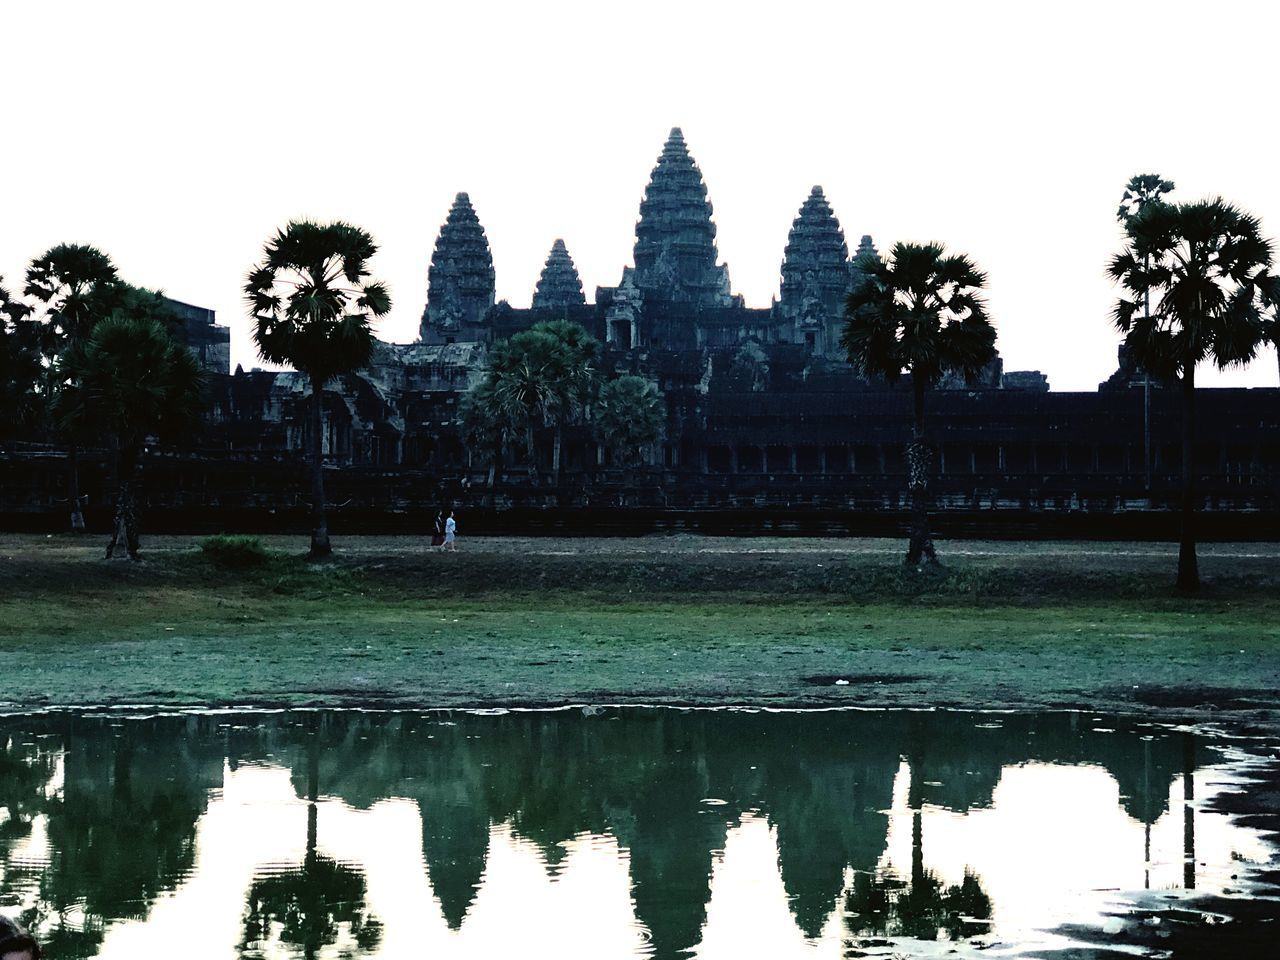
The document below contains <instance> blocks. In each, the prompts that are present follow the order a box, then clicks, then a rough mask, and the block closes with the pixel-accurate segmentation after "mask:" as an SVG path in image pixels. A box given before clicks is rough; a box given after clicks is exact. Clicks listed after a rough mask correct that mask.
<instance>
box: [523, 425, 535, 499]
mask: <svg viewBox="0 0 1280 960" xmlns="http://www.w3.org/2000/svg"><path fill="white" fill-rule="evenodd" d="M524 437H525V439H524V442H525V446H526V447H528V449H529V480H530V482H531V483H533V484H534V485H535V486H536V485H537V483H538V451H537V449H536V448H535V447H534V445H533V424H529V426H527V427H526V428H525V435H524Z"/></svg>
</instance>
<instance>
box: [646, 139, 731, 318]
mask: <svg viewBox="0 0 1280 960" xmlns="http://www.w3.org/2000/svg"><path fill="white" fill-rule="evenodd" d="M634 255H635V267H636V269H635V278H634V279H635V284H636V286H637V287H638V288H639V289H640V291H641V293H643V294H644V296H645V297H646V298H651V299H661V300H669V301H672V302H676V303H690V304H697V305H699V306H708V307H727V306H731V305H732V303H733V295H732V293H731V292H730V290H729V268H728V267H727V266H725V265H724V264H717V263H716V259H717V258H718V253H717V251H716V225H715V224H714V223H712V222H711V203H710V201H708V200H707V187H706V184H704V183H703V182H702V171H701V170H699V169H698V165H697V164H696V163H694V160H693V157H691V156H690V155H689V149H688V147H686V146H685V142H684V135H683V134H682V133H681V132H680V128H679V127H672V129H671V135H670V137H668V138H667V142H666V145H665V146H664V147H663V148H662V154H661V156H659V157H658V163H657V166H655V167H654V168H653V173H652V175H651V176H650V177H649V185H648V187H646V188H645V191H644V200H643V201H641V203H640V220H639V222H638V223H637V224H636V246H635V254H634Z"/></svg>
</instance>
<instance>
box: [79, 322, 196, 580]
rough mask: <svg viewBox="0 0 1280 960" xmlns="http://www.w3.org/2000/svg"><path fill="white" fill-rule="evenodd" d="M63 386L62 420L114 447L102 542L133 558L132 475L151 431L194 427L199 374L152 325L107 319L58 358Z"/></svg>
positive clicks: (193, 362)
mask: <svg viewBox="0 0 1280 960" xmlns="http://www.w3.org/2000/svg"><path fill="white" fill-rule="evenodd" d="M60 363H61V364H62V365H63V366H64V367H65V373H64V377H65V380H66V382H67V383H68V386H67V387H66V388H65V389H64V390H63V391H62V392H61V394H60V395H59V402H58V415H59V418H60V419H61V420H63V421H67V420H76V421H82V422H86V423H89V424H92V425H94V426H96V427H99V428H101V429H102V430H103V431H104V432H106V433H107V434H109V435H110V436H111V437H112V439H113V440H114V442H115V448H116V457H117V464H116V476H117V477H118V478H119V479H118V490H117V495H116V513H115V523H114V524H113V525H112V533H111V540H110V542H109V543H108V544H107V558H108V559H110V557H111V555H112V554H113V553H114V551H115V548H116V547H117V546H124V547H125V548H126V549H127V550H128V554H129V559H131V560H137V559H138V546H139V544H138V527H137V490H136V475H137V468H138V464H139V461H140V460H141V459H142V451H143V445H144V444H145V443H146V440H147V437H149V436H151V435H152V434H159V435H161V436H173V435H180V434H181V433H182V432H184V431H186V430H188V429H190V428H191V427H193V426H194V425H196V424H198V423H199V420H200V413H201V409H202V401H203V385H204V375H203V373H202V372H201V370H200V367H199V365H198V364H197V363H196V359H195V357H194V356H192V354H191V351H190V350H188V349H187V348H186V347H185V346H183V345H182V344H180V343H177V342H176V341H175V340H174V339H173V338H172V337H171V336H170V335H169V333H168V331H167V330H165V328H164V327H163V326H162V325H161V323H160V322H159V321H158V320H155V319H145V318H134V317H129V316H120V315H113V316H111V317H108V318H107V319H105V320H101V321H99V322H98V324H97V325H96V326H95V327H94V328H93V332H92V333H91V334H90V335H89V339H88V340H87V341H86V342H85V343H83V344H78V345H77V346H75V347H73V348H72V349H71V351H70V352H69V353H68V354H67V355H66V356H65V357H64V358H63V359H62V360H61V361H60Z"/></svg>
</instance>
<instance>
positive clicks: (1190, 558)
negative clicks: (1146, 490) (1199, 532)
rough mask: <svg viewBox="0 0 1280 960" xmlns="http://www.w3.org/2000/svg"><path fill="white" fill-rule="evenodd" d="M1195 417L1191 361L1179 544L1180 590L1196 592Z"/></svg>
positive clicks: (1185, 390)
mask: <svg viewBox="0 0 1280 960" xmlns="http://www.w3.org/2000/svg"><path fill="white" fill-rule="evenodd" d="M1195 418H1196V370H1195V366H1194V364H1192V363H1190V362H1188V363H1187V367H1186V370H1185V371H1184V372H1183V375H1182V540H1181V542H1180V543H1179V545H1178V581H1177V587H1178V590H1179V591H1181V592H1183V593H1194V592H1195V591H1197V590H1199V589H1200V567H1199V564H1198V562H1197V560H1196V532H1195V512H1196V503H1195V451H1194V449H1193V448H1194V444H1195V427H1196V423H1195Z"/></svg>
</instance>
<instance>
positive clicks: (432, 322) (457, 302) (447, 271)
mask: <svg viewBox="0 0 1280 960" xmlns="http://www.w3.org/2000/svg"><path fill="white" fill-rule="evenodd" d="M494 286H495V279H494V273H493V256H492V255H491V254H490V253H489V241H488V239H487V238H486V237H485V235H484V227H482V226H481V225H480V220H479V218H478V217H477V216H476V212H475V210H473V209H472V208H471V198H470V197H468V196H467V195H466V194H465V193H460V194H458V195H457V197H455V198H454V201H453V207H452V209H450V210H449V218H448V219H447V220H446V221H445V223H444V226H442V227H441V228H440V236H439V237H438V238H437V239H436V249H435V252H434V253H433V254H432V255H431V266H430V267H429V268H428V270H427V308H426V310H424V311H423V313H422V324H421V326H420V328H419V337H420V339H421V340H423V341H424V342H427V343H452V342H454V341H455V340H456V341H468V340H479V339H483V333H484V330H483V321H484V315H485V313H486V312H487V311H488V309H489V308H490V307H492V306H493V294H494Z"/></svg>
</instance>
